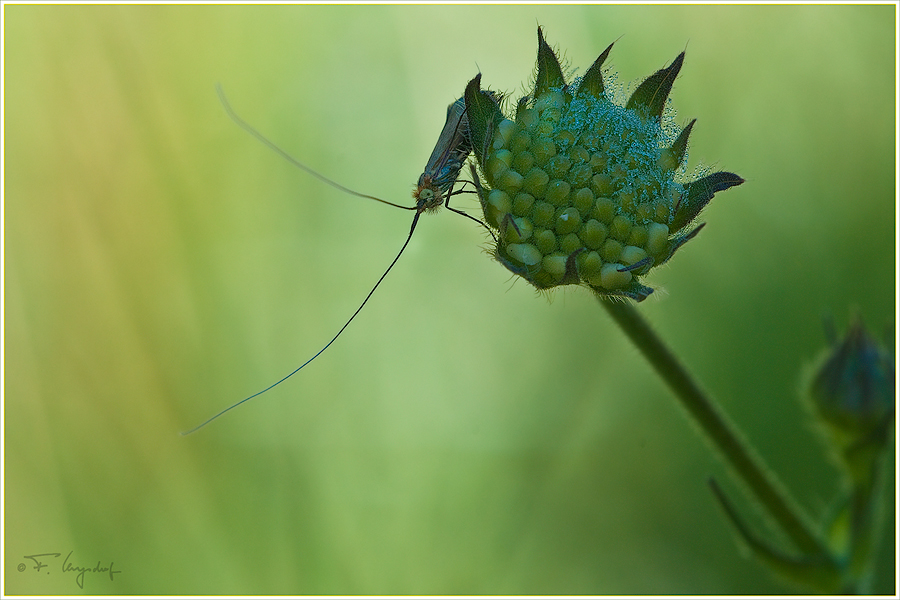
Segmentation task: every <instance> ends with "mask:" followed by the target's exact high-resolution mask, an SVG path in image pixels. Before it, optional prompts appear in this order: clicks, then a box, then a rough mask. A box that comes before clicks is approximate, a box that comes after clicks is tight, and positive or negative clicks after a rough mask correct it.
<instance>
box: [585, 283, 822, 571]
mask: <svg viewBox="0 0 900 600" xmlns="http://www.w3.org/2000/svg"><path fill="white" fill-rule="evenodd" d="M598 298H599V300H600V303H601V304H602V305H603V307H604V308H605V309H606V311H607V312H608V313H609V314H610V316H612V318H613V319H614V320H615V321H616V323H617V324H618V325H619V327H621V328H622V330H623V331H624V332H625V334H626V335H627V336H628V337H629V339H630V340H631V341H632V342H633V343H634V345H635V346H637V348H638V349H639V350H640V351H641V353H642V354H643V355H644V357H645V358H646V359H647V360H648V361H649V362H650V364H651V365H652V366H653V368H654V369H655V370H656V372H657V373H658V374H659V376H660V377H662V378H663V380H664V381H665V382H666V383H667V384H668V386H669V388H671V390H672V391H673V392H674V393H675V396H676V397H677V398H678V399H679V400H680V401H681V404H682V406H684V408H685V409H686V410H687V411H688V413H689V414H690V415H691V416H692V417H693V418H694V419H695V420H696V422H697V423H698V424H699V425H700V427H701V429H703V431H704V432H706V434H707V435H708V436H709V439H710V440H711V441H712V443H713V445H714V446H715V447H716V449H718V450H719V452H721V453H722V455H723V456H724V458H725V460H726V462H727V463H728V464H729V465H731V467H732V468H733V469H734V470H735V472H737V474H738V475H739V476H740V477H741V479H742V480H743V481H744V483H746V484H747V486H748V487H749V488H750V489H751V490H752V491H753V494H754V495H755V496H756V498H757V499H758V500H759V502H760V503H761V504H762V505H763V506H765V508H766V510H767V511H768V513H769V514H770V515H771V516H772V518H773V519H775V521H776V522H777V523H778V524H779V525H781V527H782V529H783V530H784V532H785V533H786V534H787V535H788V537H790V539H791V540H792V541H793V542H794V544H796V545H797V547H798V548H799V549H800V550H801V551H802V552H803V553H804V554H807V555H819V556H822V555H826V554H828V550H827V549H826V548H825V546H824V545H823V543H822V542H821V541H820V539H819V536H818V535H817V534H816V533H815V532H814V530H813V529H812V528H811V527H810V526H809V525H808V522H807V519H806V517H805V515H804V514H803V513H802V512H801V511H800V509H799V507H798V506H797V505H796V504H795V503H794V502H793V501H792V500H791V499H790V498H789V497H788V495H787V493H786V492H785V491H784V488H783V487H782V485H781V484H780V483H779V482H778V480H777V479H776V478H775V475H774V474H773V473H772V471H770V470H769V469H768V468H767V467H766V466H765V465H764V463H763V462H762V460H761V459H760V458H759V457H758V456H757V454H756V452H755V451H754V450H753V449H752V447H750V446H749V445H748V444H747V442H746V441H745V440H744V439H743V436H742V435H740V433H739V432H738V430H737V429H736V428H735V426H734V425H732V424H731V422H730V420H729V419H728V418H727V417H726V416H725V414H724V413H723V412H722V410H721V409H720V408H719V407H718V405H716V404H715V403H714V402H713V400H712V399H711V398H709V397H708V396H707V395H706V394H705V393H704V392H703V391H702V390H701V389H700V387H699V385H698V384H697V383H696V382H695V381H694V379H693V378H692V377H691V376H690V375H689V374H688V372H687V371H686V370H685V369H684V367H683V366H682V365H681V363H680V362H679V361H678V359H677V358H676V357H675V355H674V354H672V352H671V351H670V350H669V348H668V347H666V345H665V344H664V343H663V342H662V340H661V339H659V337H658V336H657V335H656V332H654V331H653V329H652V328H651V327H650V325H649V324H648V323H647V322H646V321H645V320H644V318H643V317H642V316H641V315H640V313H639V312H638V311H637V309H636V308H635V307H634V306H633V305H632V304H626V303H625V302H621V301H617V300H612V299H609V298H605V297H603V296H598Z"/></svg>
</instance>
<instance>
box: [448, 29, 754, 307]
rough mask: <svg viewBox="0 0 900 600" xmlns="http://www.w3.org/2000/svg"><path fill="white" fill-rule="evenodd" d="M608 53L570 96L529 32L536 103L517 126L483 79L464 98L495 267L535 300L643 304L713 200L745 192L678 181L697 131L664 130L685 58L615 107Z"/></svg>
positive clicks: (722, 180) (523, 107)
mask: <svg viewBox="0 0 900 600" xmlns="http://www.w3.org/2000/svg"><path fill="white" fill-rule="evenodd" d="M611 49H612V45H610V46H609V47H608V48H607V49H606V50H605V51H604V52H603V54H601V55H600V57H599V58H598V59H597V60H596V61H595V62H594V64H593V65H592V66H591V67H590V68H589V69H588V70H587V72H586V73H585V74H584V76H583V77H581V78H580V79H576V80H575V81H574V82H572V83H571V84H567V83H566V81H565V78H564V77H563V73H562V69H561V67H560V64H559V60H558V59H557V57H556V54H555V53H554V52H553V50H552V49H551V48H550V46H549V45H547V43H546V42H545V41H544V37H543V33H542V31H541V29H540V28H538V59H537V76H536V80H535V85H534V91H533V92H532V93H531V94H530V95H528V96H526V97H524V98H522V99H520V100H519V101H518V103H517V104H516V113H515V115H514V116H513V117H512V118H507V117H506V116H504V115H503V112H502V111H501V108H500V102H501V100H502V98H501V96H500V95H499V94H496V93H494V92H489V91H484V90H482V89H481V75H478V76H477V77H475V79H473V80H472V81H471V82H469V85H468V86H467V88H466V94H465V101H466V110H467V114H468V119H469V127H470V133H471V136H472V144H473V149H474V152H475V156H476V158H477V160H478V164H479V166H480V168H481V175H482V176H483V179H480V180H479V181H478V188H479V197H480V198H481V203H482V207H483V209H484V216H485V222H486V223H487V224H488V225H489V226H490V227H491V228H492V229H494V230H496V231H497V240H498V243H497V246H496V249H495V256H496V258H497V259H498V260H499V261H500V262H501V263H502V264H503V265H505V266H506V267H507V268H508V269H509V270H510V271H512V272H513V273H515V274H517V275H519V276H521V277H523V278H524V279H526V280H527V281H529V282H530V283H532V284H533V285H535V286H536V287H537V288H539V289H548V288H552V287H555V286H558V285H566V284H581V285H586V286H588V287H589V288H591V289H592V290H594V291H595V292H597V293H599V294H603V295H613V296H626V297H629V298H632V299H633V300H637V301H640V300H643V299H644V298H646V297H647V295H648V294H650V293H651V292H652V291H653V290H652V289H651V288H649V287H647V286H645V285H643V284H642V283H641V282H640V278H641V277H642V276H643V275H644V274H646V273H647V271H649V270H650V268H651V267H653V266H656V265H660V264H662V263H664V262H666V261H667V260H668V259H669V258H671V257H672V255H673V254H674V253H675V251H676V250H677V249H678V248H679V247H681V246H682V245H683V244H684V243H685V242H687V241H688V240H690V239H691V238H692V237H694V235H695V234H696V233H697V232H698V231H699V229H700V227H702V224H700V225H695V224H694V223H693V221H694V220H695V218H696V217H697V216H698V215H699V213H700V211H701V210H702V209H703V207H704V206H706V204H707V203H708V202H709V201H710V200H711V199H712V197H713V195H714V194H715V193H716V192H719V191H722V190H725V189H728V188H729V187H732V186H735V185H739V184H741V183H743V181H744V180H743V179H741V178H740V177H738V176H737V175H735V174H733V173H725V172H719V173H713V174H711V175H707V176H705V177H702V178H700V179H698V180H696V181H690V182H684V181H681V180H680V179H679V177H678V175H679V173H680V167H681V165H682V164H683V163H684V160H685V157H686V153H687V143H688V136H689V135H690V132H691V129H692V128H693V125H694V121H691V122H690V123H689V124H688V126H687V127H685V128H684V130H682V131H681V133H680V134H679V135H678V136H677V137H676V138H675V139H674V141H672V140H671V139H670V138H669V137H667V135H666V133H665V131H664V127H663V124H662V118H663V110H664V108H665V105H666V100H667V98H668V95H669V92H670V91H671V89H672V84H673V82H674V80H675V77H676V76H677V75H678V72H679V70H680V69H681V64H682V61H683V59H684V53H683V52H682V53H681V54H680V55H679V56H678V57H677V58H676V59H675V61H674V62H673V63H672V64H671V65H670V66H669V67H667V68H665V69H662V70H660V71H658V72H656V73H655V74H653V75H651V76H650V77H649V78H648V79H647V80H645V81H644V82H643V83H642V84H641V85H640V86H638V88H637V89H636V90H635V91H634V93H633V94H632V96H631V98H630V99H629V100H628V102H627V103H626V105H625V106H620V105H618V104H616V103H614V102H613V101H612V100H611V99H610V98H609V97H608V95H607V92H606V89H605V85H604V81H603V74H602V67H603V62H604V61H605V60H606V57H607V56H608V54H609V52H610V50H611Z"/></svg>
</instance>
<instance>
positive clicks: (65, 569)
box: [18, 550, 122, 589]
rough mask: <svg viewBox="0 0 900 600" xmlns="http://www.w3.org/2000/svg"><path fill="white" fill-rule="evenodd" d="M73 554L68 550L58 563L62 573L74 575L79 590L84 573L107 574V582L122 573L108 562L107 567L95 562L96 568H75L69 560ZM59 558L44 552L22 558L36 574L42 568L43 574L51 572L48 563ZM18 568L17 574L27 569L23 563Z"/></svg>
mask: <svg viewBox="0 0 900 600" xmlns="http://www.w3.org/2000/svg"><path fill="white" fill-rule="evenodd" d="M74 552H75V551H74V550H70V551H69V553H68V554H66V557H65V558H64V559H63V560H62V563H60V566H59V568H60V570H61V572H62V573H75V584H76V585H77V586H78V587H80V588H81V589H84V574H85V573H109V580H110V581H114V579H113V576H114V575H118V574H119V573H121V572H122V571H116V570H114V569H113V565H114V564H115V563H113V562H112V561H110V563H109V566H108V567H107V566H104V565H101V564H100V561H99V560H98V561H97V566H94V567H78V566H75V564H73V563H72V561H71V560H70V559H71V558H72V554H73V553H74ZM60 556H62V554H61V553H59V552H45V553H44V554H30V555H28V556H24V557H23V558H26V559H28V560H31V561H33V562H34V565H32V567H31V568H32V569H34V570H35V571H37V572H38V573H40V572H41V569H43V568H44V567H47V570H46V571H44V573H50V572H51V571H52V569H51V565H50V563H51V562H52V559H56V558H59V557H60ZM43 560H47V562H46V563H45V562H43ZM18 568H19V572H20V573H21V572H23V571H25V569H27V568H28V565H26V564H25V563H19V567H18Z"/></svg>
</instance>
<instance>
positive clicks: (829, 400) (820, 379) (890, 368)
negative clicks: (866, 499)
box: [809, 319, 896, 476]
mask: <svg viewBox="0 0 900 600" xmlns="http://www.w3.org/2000/svg"><path fill="white" fill-rule="evenodd" d="M894 379H895V372H894V356H893V354H892V353H891V352H890V351H888V350H887V349H886V348H884V347H883V346H881V345H879V344H878V343H876V342H875V340H873V339H872V338H871V336H869V334H868V333H867V332H866V330H865V328H864V327H863V325H862V322H861V321H860V320H858V319H857V320H856V321H854V322H853V323H852V324H851V325H850V328H849V330H848V332H847V334H846V336H845V338H844V339H843V340H840V341H837V342H835V343H834V344H833V346H832V348H830V349H829V350H828V353H827V354H826V356H825V358H824V360H822V362H821V363H820V365H819V366H818V367H817V368H816V369H815V370H814V375H813V377H812V381H811V383H810V385H809V397H810V400H811V403H812V406H813V409H814V410H815V412H816V413H817V415H818V416H819V417H820V420H821V422H822V423H823V424H824V425H826V427H827V429H828V432H829V434H830V437H831V439H832V442H833V444H834V446H835V449H836V450H837V451H838V455H839V457H840V458H841V459H842V460H843V461H845V462H846V463H847V466H848V467H849V468H850V470H851V474H855V475H860V476H865V475H866V470H867V464H868V463H869V462H871V460H872V459H873V458H874V457H875V456H877V455H878V454H879V453H880V452H881V451H882V450H883V449H884V447H885V445H886V444H887V434H888V430H889V426H890V425H891V423H892V422H893V420H894V414H895V402H896V398H895V394H894Z"/></svg>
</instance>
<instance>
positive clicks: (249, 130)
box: [216, 83, 416, 210]
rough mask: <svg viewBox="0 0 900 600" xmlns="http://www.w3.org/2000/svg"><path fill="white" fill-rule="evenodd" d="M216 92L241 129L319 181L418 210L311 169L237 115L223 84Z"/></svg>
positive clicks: (218, 86) (371, 198)
mask: <svg viewBox="0 0 900 600" xmlns="http://www.w3.org/2000/svg"><path fill="white" fill-rule="evenodd" d="M216 93H217V94H218V95H219V101H220V102H221V103H222V106H224V107H225V112H226V113H227V114H228V116H229V117H231V120H232V121H234V122H235V123H237V124H238V125H239V126H240V127H241V129H243V130H244V131H246V132H247V133H249V134H250V135H252V136H253V137H255V138H256V139H257V140H259V141H260V142H262V143H263V144H265V145H266V146H268V147H269V148H270V149H272V150H274V151H275V152H276V153H278V155H279V156H281V157H282V158H283V159H285V160H286V161H288V162H289V163H291V164H292V165H294V166H295V167H297V168H299V169H302V170H303V171H306V172H307V173H309V174H310V175H312V176H313V177H315V178H316V179H318V180H319V181H323V182H325V183H327V184H328V185H330V186H331V187H334V188H337V189H339V190H341V191H342V192H346V193H348V194H350V195H351V196H357V197H359V198H366V199H367V200H375V201H376V202H381V203H382V204H387V205H388V206H393V207H396V208H402V209H404V210H416V207H415V206H403V205H402V204H394V203H393V202H388V201H387V200H382V199H381V198H376V197H375V196H370V195H368V194H362V193H360V192H357V191H354V190H351V189H350V188H348V187H344V186H342V185H341V184H339V183H338V182H336V181H333V180H331V179H329V178H327V177H325V176H324V175H322V174H321V173H319V172H317V171H315V170H313V169H311V168H310V167H307V166H306V165H304V164H303V163H302V162H300V161H299V160H297V159H296V158H294V157H293V156H291V155H290V154H288V153H287V152H285V151H284V150H282V149H281V148H279V147H278V146H277V145H275V143H274V142H272V141H270V140H269V138H267V137H266V136H264V135H263V134H261V133H260V132H259V131H257V130H256V129H255V128H254V127H253V126H252V125H250V124H249V123H247V122H246V121H244V120H243V119H242V118H240V117H239V116H238V115H237V113H236V112H234V109H233V108H231V104H229V103H228V98H226V97H225V91H224V90H223V89H222V85H221V84H219V83H217V84H216Z"/></svg>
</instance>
